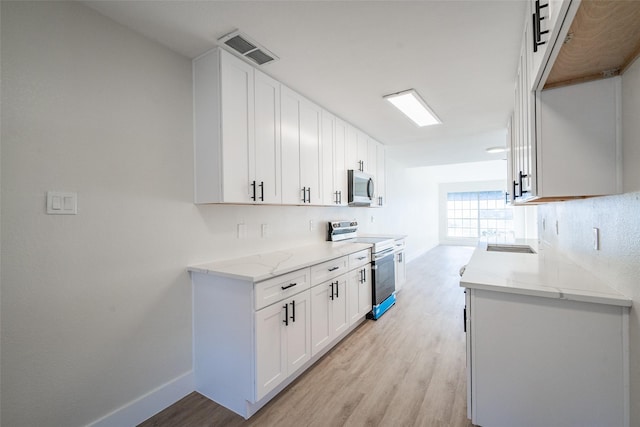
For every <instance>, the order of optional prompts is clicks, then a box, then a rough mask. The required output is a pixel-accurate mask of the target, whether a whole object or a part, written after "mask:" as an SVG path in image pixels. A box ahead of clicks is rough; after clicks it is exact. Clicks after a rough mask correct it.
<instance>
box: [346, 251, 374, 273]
mask: <svg viewBox="0 0 640 427" xmlns="http://www.w3.org/2000/svg"><path fill="white" fill-rule="evenodd" d="M370 262H371V250H369V249H365V250H362V251H360V252H356V253H354V254H351V255H349V270H353V269H354V268H358V267H362V266H363V265H366V264H369V263H370Z"/></svg>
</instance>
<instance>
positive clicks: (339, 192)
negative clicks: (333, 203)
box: [338, 190, 342, 204]
mask: <svg viewBox="0 0 640 427" xmlns="http://www.w3.org/2000/svg"><path fill="white" fill-rule="evenodd" d="M338 194H340V204H342V190H340V191H338Z"/></svg>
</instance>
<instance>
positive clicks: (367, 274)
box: [347, 264, 372, 324]
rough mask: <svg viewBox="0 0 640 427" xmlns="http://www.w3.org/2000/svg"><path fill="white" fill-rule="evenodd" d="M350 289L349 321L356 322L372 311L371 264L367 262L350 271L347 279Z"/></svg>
mask: <svg viewBox="0 0 640 427" xmlns="http://www.w3.org/2000/svg"><path fill="white" fill-rule="evenodd" d="M347 287H348V291H349V308H348V315H349V323H350V324H354V323H355V322H356V321H358V320H359V319H362V317H363V316H366V315H367V313H369V312H370V311H371V308H372V291H371V265H369V264H367V265H365V266H362V267H360V268H357V269H355V270H352V271H351V272H350V273H349V280H348V281H347Z"/></svg>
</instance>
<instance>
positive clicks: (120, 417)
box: [89, 371, 195, 427]
mask: <svg viewBox="0 0 640 427" xmlns="http://www.w3.org/2000/svg"><path fill="white" fill-rule="evenodd" d="M194 390H195V386H194V377H193V371H189V372H186V373H184V374H182V375H180V376H179V377H177V378H175V379H173V380H171V381H169V382H167V383H165V384H163V385H161V386H160V387H158V388H156V389H154V390H151V391H150V392H148V393H147V394H145V395H142V396H140V397H138V398H137V399H135V400H133V401H131V402H129V403H127V404H126V405H124V406H121V407H120V408H118V409H116V410H115V411H113V412H111V413H109V414H107V415H105V416H104V417H102V418H100V419H98V420H96V421H93V422H91V423H89V426H91V427H122V426H135V425H138V424H140V423H141V422H143V421H145V420H147V419H148V418H150V417H152V416H153V415H155V414H157V413H158V412H160V411H162V410H163V409H165V408H167V407H168V406H171V405H173V404H174V403H175V402H177V401H178V400H180V399H182V398H183V397H185V396H186V395H188V394H189V393H191V392H192V391H194Z"/></svg>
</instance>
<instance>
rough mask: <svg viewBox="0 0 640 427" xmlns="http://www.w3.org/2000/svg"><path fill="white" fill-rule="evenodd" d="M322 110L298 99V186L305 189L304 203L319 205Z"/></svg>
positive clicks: (302, 99) (304, 100)
mask: <svg viewBox="0 0 640 427" xmlns="http://www.w3.org/2000/svg"><path fill="white" fill-rule="evenodd" d="M321 115H322V109H321V108H320V107H318V106H317V105H315V104H313V103H312V102H310V101H308V100H306V99H304V98H300V184H301V185H302V188H303V189H305V188H306V189H307V190H306V191H307V197H306V200H307V201H306V203H307V204H312V205H319V204H321V203H322V202H321V194H320V181H321V178H320V122H321Z"/></svg>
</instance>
